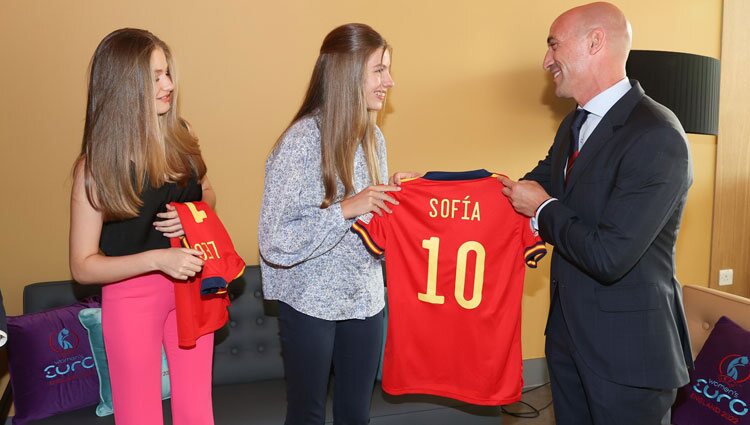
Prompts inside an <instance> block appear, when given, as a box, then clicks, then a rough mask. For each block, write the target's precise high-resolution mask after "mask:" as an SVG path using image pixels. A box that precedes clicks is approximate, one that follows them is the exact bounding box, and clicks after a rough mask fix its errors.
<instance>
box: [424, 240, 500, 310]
mask: <svg viewBox="0 0 750 425" xmlns="http://www.w3.org/2000/svg"><path fill="white" fill-rule="evenodd" d="M422 248H425V249H426V250H427V251H428V257H427V291H426V292H424V293H422V292H418V293H417V298H418V299H419V300H420V301H424V302H426V303H430V304H445V297H443V296H442V295H438V294H437V268H438V253H439V252H440V238H438V237H435V236H433V237H431V238H430V239H424V240H423V241H422ZM471 251H474V252H475V253H476V258H475V260H474V287H473V289H472V294H471V298H470V299H468V300H467V299H466V296H465V295H464V289H465V288H466V263H467V262H468V256H469V252H471ZM485 257H486V253H485V250H484V246H483V245H482V244H481V243H479V242H477V241H466V242H464V243H463V244H461V246H460V247H459V248H458V254H457V255H456V280H455V286H454V296H455V298H456V302H457V303H458V305H459V306H461V307H462V308H465V309H467V310H471V309H474V308H477V307H478V306H479V304H480V303H481V302H482V289H483V287H484V261H485Z"/></svg>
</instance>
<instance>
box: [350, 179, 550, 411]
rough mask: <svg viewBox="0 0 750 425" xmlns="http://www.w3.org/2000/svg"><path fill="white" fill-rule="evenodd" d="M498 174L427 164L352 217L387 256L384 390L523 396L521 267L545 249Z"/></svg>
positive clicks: (493, 400)
mask: <svg viewBox="0 0 750 425" xmlns="http://www.w3.org/2000/svg"><path fill="white" fill-rule="evenodd" d="M496 177H497V175H494V174H491V173H489V172H487V171H485V170H477V171H469V172H463V173H443V172H430V173H427V174H425V175H424V176H423V177H421V178H418V179H413V180H408V181H405V182H403V183H402V185H401V191H400V192H390V194H391V195H393V197H394V198H396V199H397V200H398V201H399V205H397V206H393V207H391V208H392V210H393V213H391V214H385V213H384V214H383V216H373V217H372V219H370V221H369V223H368V222H365V221H364V220H359V221H357V222H356V223H355V224H354V226H353V228H352V229H353V230H354V231H355V232H357V233H358V234H359V235H360V236H361V237H362V240H363V242H364V243H365V245H366V246H367V247H368V249H369V250H370V251H371V252H373V253H374V254H376V255H383V254H385V258H386V273H387V279H386V281H387V284H388V331H387V340H386V346H385V358H384V362H383V390H385V391H386V392H387V393H390V394H396V395H398V394H408V393H422V394H433V395H438V396H443V397H450V398H454V399H458V400H462V401H466V402H469V403H473V404H482V405H502V404H508V403H512V402H515V401H518V400H519V399H520V398H521V388H522V387H523V379H522V377H521V368H522V358H521V296H522V294H523V279H524V274H525V265H528V266H529V267H536V263H537V261H539V259H541V257H543V256H544V255H545V254H546V249H545V247H544V243H543V242H542V241H541V240H540V239H539V237H538V236H536V235H535V234H534V233H533V232H532V230H531V226H530V223H529V219H528V218H527V217H524V216H522V215H520V214H518V213H516V212H515V211H514V210H513V207H512V206H511V205H510V202H509V201H508V200H507V198H506V197H505V196H503V194H502V193H501V189H502V185H501V184H500V183H499V182H498V180H497V178H496Z"/></svg>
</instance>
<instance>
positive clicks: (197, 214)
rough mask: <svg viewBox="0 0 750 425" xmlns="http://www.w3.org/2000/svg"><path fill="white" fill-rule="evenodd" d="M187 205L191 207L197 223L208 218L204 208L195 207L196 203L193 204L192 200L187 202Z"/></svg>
mask: <svg viewBox="0 0 750 425" xmlns="http://www.w3.org/2000/svg"><path fill="white" fill-rule="evenodd" d="M185 205H187V207H188V209H190V213H191V214H193V220H195V222H196V223H203V220H205V219H207V218H208V214H206V212H205V211H203V210H199V209H198V208H195V205H193V203H192V202H185Z"/></svg>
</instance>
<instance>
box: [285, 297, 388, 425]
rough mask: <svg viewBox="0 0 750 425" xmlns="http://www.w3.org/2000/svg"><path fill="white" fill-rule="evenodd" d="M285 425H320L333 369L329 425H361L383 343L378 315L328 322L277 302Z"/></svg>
mask: <svg viewBox="0 0 750 425" xmlns="http://www.w3.org/2000/svg"><path fill="white" fill-rule="evenodd" d="M279 334H280V336H281V354H282V357H283V360H284V375H285V378H286V394H287V410H286V422H285V424H286V425H323V423H324V422H325V417H326V400H327V396H328V381H329V377H330V375H331V366H333V423H334V424H335V425H365V424H368V423H369V422H370V402H371V401H372V390H373V387H374V385H375V375H376V374H377V370H378V362H379V361H380V352H381V345H382V341H383V312H382V311H381V312H380V313H378V314H376V315H375V316H372V317H368V318H366V319H364V320H357V319H352V320H339V321H330V320H323V319H318V318H316V317H312V316H308V315H306V314H304V313H301V312H299V311H297V310H295V309H294V308H292V307H290V306H289V305H288V304H285V303H283V302H279Z"/></svg>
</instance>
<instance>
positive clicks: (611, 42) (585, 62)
mask: <svg viewBox="0 0 750 425" xmlns="http://www.w3.org/2000/svg"><path fill="white" fill-rule="evenodd" d="M631 40H632V29H631V26H630V23H629V22H628V20H627V19H626V18H625V15H624V14H623V13H622V11H621V10H620V9H618V8H617V7H616V6H615V5H613V4H611V3H605V2H597V3H590V4H586V5H583V6H579V7H575V8H573V9H570V10H568V11H567V12H565V13H563V14H562V15H560V16H559V17H558V18H557V19H555V21H554V22H553V23H552V26H551V27H550V34H549V37H548V38H547V44H548V46H549V49H548V50H547V55H545V58H544V68H545V69H547V70H548V71H550V72H551V73H552V74H553V78H554V80H555V84H556V85H557V94H558V96H561V97H573V98H575V99H576V101H578V103H579V104H581V105H583V104H585V103H586V102H587V101H588V100H589V99H591V97H593V96H595V95H596V94H598V93H600V92H601V91H603V90H605V89H607V88H608V87H610V86H611V85H613V84H614V83H616V82H617V81H619V80H621V79H622V78H623V77H624V76H625V62H626V61H627V58H628V53H629V52H630V45H631Z"/></svg>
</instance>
